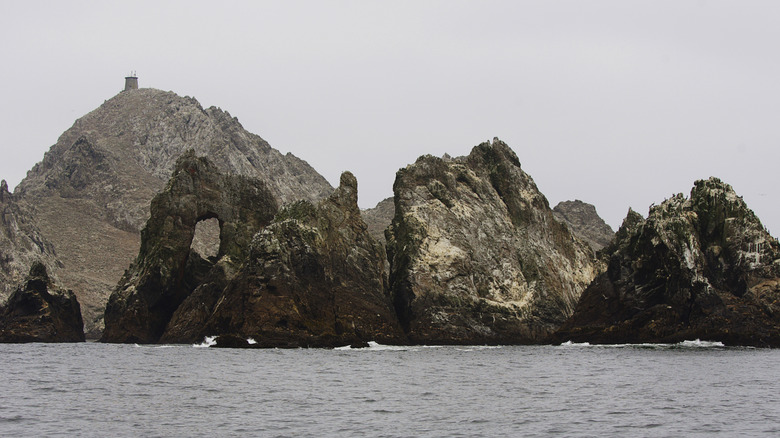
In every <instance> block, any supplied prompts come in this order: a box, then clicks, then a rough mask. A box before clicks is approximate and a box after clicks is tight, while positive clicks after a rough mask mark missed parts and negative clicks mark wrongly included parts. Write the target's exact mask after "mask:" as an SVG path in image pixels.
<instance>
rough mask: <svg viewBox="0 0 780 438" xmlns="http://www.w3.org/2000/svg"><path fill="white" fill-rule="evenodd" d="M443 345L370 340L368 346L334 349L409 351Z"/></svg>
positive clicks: (347, 346) (338, 348)
mask: <svg viewBox="0 0 780 438" xmlns="http://www.w3.org/2000/svg"><path fill="white" fill-rule="evenodd" d="M441 347H442V346H441V345H384V344H380V343H378V342H374V341H368V347H362V348H352V347H351V346H349V345H346V346H344V347H336V348H334V350H339V351H348V350H350V351H409V350H421V349H425V348H441Z"/></svg>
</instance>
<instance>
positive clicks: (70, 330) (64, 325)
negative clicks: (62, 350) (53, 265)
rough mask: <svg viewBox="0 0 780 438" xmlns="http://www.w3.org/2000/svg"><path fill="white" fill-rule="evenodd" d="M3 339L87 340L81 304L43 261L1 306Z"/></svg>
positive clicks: (0, 334) (0, 321) (0, 339)
mask: <svg viewBox="0 0 780 438" xmlns="http://www.w3.org/2000/svg"><path fill="white" fill-rule="evenodd" d="M0 342H84V322H83V320H82V318H81V307H80V306H79V302H78V301H77V300H76V296H75V295H74V294H73V292H71V291H66V290H60V289H56V288H55V287H54V284H53V283H52V282H51V280H50V279H49V276H48V274H47V272H46V266H44V264H43V263H41V262H35V263H33V265H32V267H31V268H30V273H29V275H28V276H27V278H26V279H25V281H24V282H23V283H22V285H21V286H20V287H19V288H18V289H17V290H16V291H15V292H14V293H12V294H11V296H10V298H9V299H8V302H7V303H6V305H5V307H3V308H0Z"/></svg>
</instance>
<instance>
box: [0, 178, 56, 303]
mask: <svg viewBox="0 0 780 438" xmlns="http://www.w3.org/2000/svg"><path fill="white" fill-rule="evenodd" d="M36 261H40V262H41V263H43V264H44V266H46V268H47V269H48V270H49V272H52V271H54V270H55V268H57V267H59V266H60V265H61V264H60V262H59V260H58V259H57V255H56V253H55V251H54V246H53V245H52V244H51V243H50V242H49V241H48V240H47V239H46V238H45V237H44V236H43V234H42V233H41V231H40V230H39V229H38V226H37V225H36V223H35V220H34V218H33V217H32V215H31V214H30V213H29V211H28V210H27V208H25V206H24V205H20V204H19V203H18V202H16V199H14V195H12V194H11V193H9V192H8V184H7V183H6V182H5V180H3V181H2V182H0V304H1V303H3V302H5V300H6V299H8V297H9V296H10V295H11V293H12V292H13V291H14V290H15V289H16V287H17V286H18V285H19V283H21V282H22V281H23V280H24V278H25V276H26V275H27V273H28V272H29V271H30V267H32V265H33V263H34V262H36Z"/></svg>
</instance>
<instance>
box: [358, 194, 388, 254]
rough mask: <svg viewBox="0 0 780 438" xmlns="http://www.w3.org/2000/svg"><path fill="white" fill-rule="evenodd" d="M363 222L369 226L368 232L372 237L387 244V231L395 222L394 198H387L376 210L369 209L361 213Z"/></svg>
mask: <svg viewBox="0 0 780 438" xmlns="http://www.w3.org/2000/svg"><path fill="white" fill-rule="evenodd" d="M360 214H361V215H362V216H363V220H364V221H366V225H368V232H369V233H370V234H371V237H373V238H374V239H376V240H378V241H379V242H382V243H385V230H386V229H387V227H389V226H390V223H391V222H393V216H395V202H394V201H393V198H387V199H384V200H382V201H379V203H378V204H376V207H374V208H367V209H365V210H363V211H361V212H360Z"/></svg>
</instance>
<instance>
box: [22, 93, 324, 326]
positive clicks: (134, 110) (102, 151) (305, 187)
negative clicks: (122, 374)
mask: <svg viewBox="0 0 780 438" xmlns="http://www.w3.org/2000/svg"><path fill="white" fill-rule="evenodd" d="M187 149H194V150H195V152H196V154H197V155H198V156H207V157H209V159H210V160H211V161H212V162H213V163H214V165H215V167H216V168H217V169H219V170H220V171H221V172H223V173H235V174H240V175H245V176H249V177H254V178H259V179H261V180H263V181H264V182H265V184H266V186H267V187H268V189H269V190H270V191H271V193H273V195H274V197H275V198H276V199H277V201H278V202H279V203H280V204H281V203H286V202H292V201H295V200H298V199H308V200H311V201H317V200H319V199H322V198H323V197H325V196H328V195H329V194H330V193H331V191H332V190H333V188H332V187H331V186H330V184H328V182H327V181H326V180H325V179H324V178H323V177H322V176H320V175H319V174H318V173H317V172H316V171H315V170H314V169H312V168H311V166H309V165H308V164H307V163H306V162H304V161H302V160H300V159H298V158H297V157H295V156H293V155H292V154H286V155H284V154H281V153H280V152H279V151H277V150H275V149H273V148H271V146H270V145H269V144H268V143H267V142H265V141H264V140H263V139H262V138H260V137H258V136H257V135H254V134H251V133H249V132H247V131H246V130H245V129H244V128H243V127H242V126H241V124H240V123H239V122H238V120H237V119H236V118H234V117H232V116H231V115H230V114H228V113H227V112H225V111H222V110H220V109H219V108H215V107H211V108H205V109H204V108H203V107H201V106H200V104H199V103H198V102H197V101H196V100H195V99H193V98H190V97H180V96H177V95H176V94H174V93H172V92H164V91H160V90H154V89H138V90H128V91H125V92H122V93H119V94H118V95H116V96H115V97H113V98H111V99H109V100H108V101H106V102H105V103H104V104H103V105H101V106H100V107H99V108H97V109H96V110H94V111H92V112H91V113H89V114H87V115H85V116H84V117H82V118H80V119H79V120H77V121H76V122H75V123H74V124H73V127H71V128H70V129H68V130H67V131H65V132H64V133H63V134H62V136H61V137H60V138H59V140H58V141H57V143H56V144H55V145H54V146H52V147H51V149H50V150H49V151H48V152H47V153H46V155H45V156H44V158H43V161H41V162H40V163H38V164H36V165H35V167H33V169H32V170H30V172H29V173H28V175H27V177H26V178H25V179H24V180H23V181H22V182H21V183H20V184H19V186H18V187H17V189H16V192H15V195H16V196H17V198H18V200H20V201H22V202H25V203H26V204H27V206H28V207H29V209H30V210H31V213H32V214H33V215H34V216H35V218H36V220H37V222H38V226H39V228H40V231H41V233H42V235H43V236H44V237H45V238H46V239H48V240H49V241H51V242H52V244H53V245H54V247H55V248H56V251H57V255H58V257H59V259H60V260H61V261H62V263H63V267H62V269H54V271H53V272H52V273H53V274H55V275H57V276H58V278H59V279H60V280H61V282H62V285H63V286H65V287H67V288H68V289H73V290H74V291H75V292H76V294H77V295H78V296H79V300H80V301H81V303H82V305H83V307H84V309H83V310H84V316H85V322H86V325H87V327H88V330H90V331H91V332H93V333H96V332H99V330H100V326H101V322H100V318H99V317H100V316H102V314H103V309H104V307H105V303H106V300H107V298H108V295H109V294H110V293H111V291H112V290H113V288H114V287H115V286H116V284H117V282H118V280H119V279H120V278H121V276H122V274H123V272H124V270H125V268H127V266H128V265H129V264H130V263H131V262H132V261H133V259H134V258H135V256H136V255H137V254H138V250H139V247H140V229H141V228H142V227H143V226H144V224H145V223H146V221H147V219H148V218H149V202H150V201H151V200H152V198H153V197H154V196H155V195H156V194H157V193H158V192H159V191H160V190H162V189H163V188H164V187H165V184H166V182H167V180H168V178H169V176H170V175H171V172H172V171H173V168H174V164H175V162H176V160H177V159H178V157H180V156H181V155H182V154H183V153H184V152H185V151H186V150H187ZM52 268H56V267H53V266H52Z"/></svg>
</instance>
